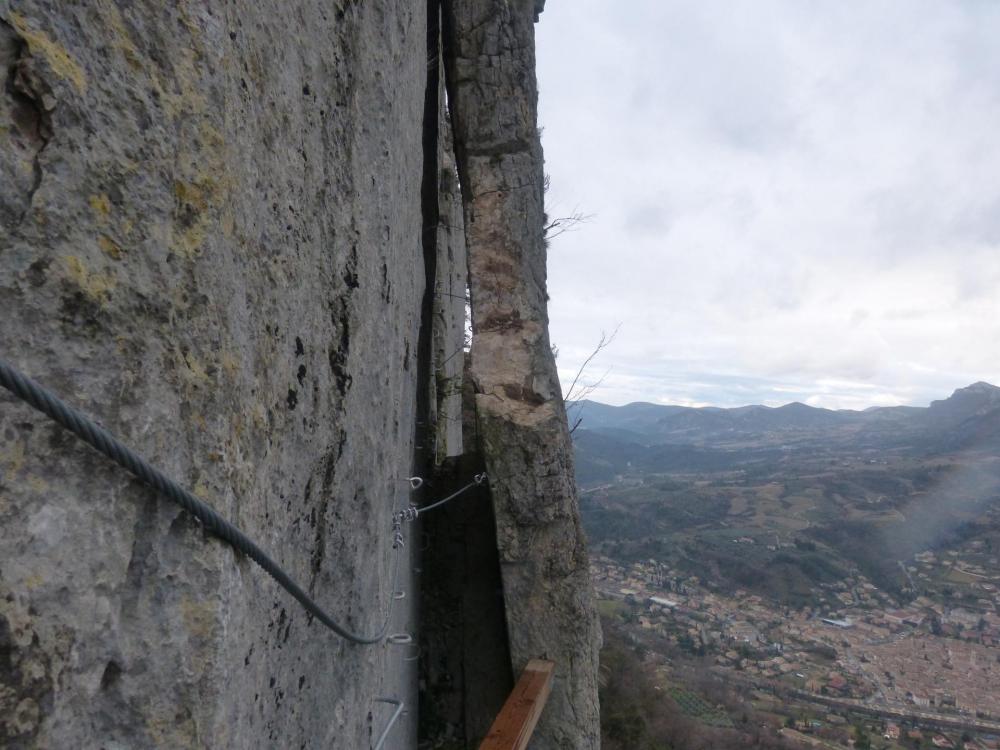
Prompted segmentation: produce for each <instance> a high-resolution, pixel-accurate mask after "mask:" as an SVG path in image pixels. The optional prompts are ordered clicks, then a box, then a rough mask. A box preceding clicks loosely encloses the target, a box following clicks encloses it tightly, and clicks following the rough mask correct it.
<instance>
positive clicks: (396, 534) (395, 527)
mask: <svg viewBox="0 0 1000 750" xmlns="http://www.w3.org/2000/svg"><path fill="white" fill-rule="evenodd" d="M400 515H401V514H399V513H395V514H393V516H392V548H393V549H397V550H398V549H403V546H404V545H405V542H404V541H403V519H402V518H401V517H400Z"/></svg>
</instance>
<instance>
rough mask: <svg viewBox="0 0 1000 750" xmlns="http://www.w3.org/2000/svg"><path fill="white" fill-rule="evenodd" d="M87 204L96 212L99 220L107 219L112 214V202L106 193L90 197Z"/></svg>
mask: <svg viewBox="0 0 1000 750" xmlns="http://www.w3.org/2000/svg"><path fill="white" fill-rule="evenodd" d="M87 203H89V204H90V207H91V208H92V209H93V210H94V213H95V214H97V216H98V218H99V219H102V220H104V219H107V218H108V216H109V215H110V214H111V201H110V200H109V199H108V196H107V195H105V194H104V193H100V194H98V195H92V196H90V197H89V198H87Z"/></svg>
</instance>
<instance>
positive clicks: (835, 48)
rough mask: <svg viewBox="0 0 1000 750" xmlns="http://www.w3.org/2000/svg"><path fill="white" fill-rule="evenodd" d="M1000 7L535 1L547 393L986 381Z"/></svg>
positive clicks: (718, 396)
mask: <svg viewBox="0 0 1000 750" xmlns="http://www.w3.org/2000/svg"><path fill="white" fill-rule="evenodd" d="M998 40H1000V2H994V0H979V1H974V0H968V1H960V0H951V1H948V0H927V1H926V2H922V1H921V0H896V1H891V0H885V1H883V0H828V1H825V2H811V1H808V0H787V1H784V2H778V1H774V2H771V1H770V0H743V1H742V2H741V1H740V0H715V1H712V0H686V1H684V2H679V1H675V0H629V1H628V2H621V1H620V0H606V1H605V2H594V1H592V0H548V2H547V3H546V8H545V12H544V13H543V14H542V16H541V20H540V22H539V24H538V26H537V49H538V75H539V87H540V95H539V106H540V124H541V125H542V127H543V128H544V132H543V145H544V148H545V156H546V171H547V172H548V173H549V174H550V175H551V180H552V187H551V189H550V191H549V195H548V203H549V212H550V214H554V215H562V214H567V213H571V212H573V210H574V209H579V210H580V211H582V212H584V213H592V214H594V217H593V219H592V220H591V221H590V222H588V223H587V224H586V225H583V226H581V227H580V228H579V229H578V231H576V232H573V233H570V234H565V235H563V236H561V237H558V238H557V239H555V240H554V241H553V243H552V246H551V247H550V250H549V292H550V295H551V303H550V314H551V323H552V339H553V342H554V343H555V344H556V345H557V346H558V348H559V359H558V363H559V368H560V375H561V377H562V380H563V382H564V384H566V383H568V381H569V380H571V379H572V375H573V372H574V371H575V369H576V367H577V366H578V365H579V363H580V361H581V360H582V358H583V357H585V356H586V354H587V353H589V351H590V350H591V349H592V348H593V346H594V345H595V344H596V342H597V340H598V338H599V336H600V333H601V331H602V330H605V331H609V330H611V329H613V328H614V327H615V326H616V325H617V324H619V323H620V324H621V329H620V331H619V333H618V336H617V338H616V340H615V341H614V343H613V344H612V345H611V346H610V347H609V348H608V349H607V350H606V351H605V352H602V354H601V355H600V357H599V358H598V360H597V362H596V363H595V364H594V365H593V366H592V367H591V369H590V376H591V379H593V378H596V377H599V376H600V375H602V374H603V373H604V371H605V370H606V369H607V368H609V367H610V368H612V370H611V373H610V374H609V375H608V376H607V378H606V379H605V381H604V383H603V384H602V386H601V387H600V389H599V390H598V391H596V392H595V393H594V394H593V396H592V398H594V399H596V400H598V401H604V402H606V403H615V404H622V403H627V402H629V401H654V402H661V403H676V404H687V405H704V404H712V405H718V406H737V405H742V404H749V403H764V404H770V405H778V404H782V403H787V402H789V401H796V400H798V401H804V402H806V403H809V404H813V405H817V406H827V407H831V408H865V407H867V406H872V405H891V404H915V405H926V404H927V403H928V402H929V401H931V400H932V399H935V398H943V397H945V396H947V395H949V394H950V393H951V391H952V390H954V389H955V388H957V387H961V386H964V385H968V384H969V383H972V382H974V381H977V380H987V381H990V382H993V383H996V384H1000V296H998V291H1000V42H998Z"/></svg>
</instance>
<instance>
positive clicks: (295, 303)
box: [0, 0, 461, 750]
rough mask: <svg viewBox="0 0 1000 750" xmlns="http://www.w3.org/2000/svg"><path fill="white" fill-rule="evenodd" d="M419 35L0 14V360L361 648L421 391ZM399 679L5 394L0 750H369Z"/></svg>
mask: <svg viewBox="0 0 1000 750" xmlns="http://www.w3.org/2000/svg"><path fill="white" fill-rule="evenodd" d="M424 16H425V9H424V4H423V3H414V2H404V1H403V0H399V1H393V0H365V2H350V1H349V0H345V1H343V2H336V1H332V2H331V1H330V0H252V1H251V0H240V1H235V2H228V3H213V2H178V3H173V2H169V3H164V2H154V1H153V0H140V1H137V2H131V3H116V2H113V1H112V0H95V2H90V3H79V4H69V3H64V2H59V1H57V0H52V1H51V2H45V1H44V0H37V1H31V0H25V1H24V2H9V1H7V0H0V64H2V66H3V67H2V70H0V75H3V76H4V77H5V85H4V86H3V87H2V88H0V356H2V357H4V358H6V359H8V360H10V361H12V362H13V363H14V364H16V365H17V366H18V367H20V368H21V369H22V370H23V371H25V372H26V373H28V374H29V375H31V376H33V377H35V378H37V379H38V380H40V381H42V382H43V383H44V384H45V385H47V386H48V387H50V388H51V389H53V390H55V391H56V392H58V393H60V394H61V395H63V396H64V397H65V398H66V399H67V400H68V401H70V402H71V403H72V404H74V405H75V406H77V407H78V408H80V409H82V410H83V411H85V412H87V413H89V414H91V415H93V416H94V417H96V418H97V419H98V420H99V421H100V422H101V423H102V424H103V425H104V426H105V427H107V428H108V429H110V430H111V431H112V432H114V433H115V434H117V435H118V436H120V437H121V438H122V439H124V440H125V441H126V442H127V443H129V444H130V445H132V446H133V447H135V448H137V449H138V450H139V451H140V452H142V453H143V454H145V455H146V456H148V457H149V458H150V459H152V460H153V462H154V463H155V464H157V465H158V466H160V467H161V468H163V469H164V470H166V471H167V472H168V473H169V474H170V475H172V476H173V477H174V478H176V479H177V480H179V481H180V482H182V483H183V484H185V485H187V486H189V487H191V488H193V489H194V490H195V491H196V492H197V493H198V494H199V495H200V496H201V497H203V498H205V499H206V500H208V501H209V502H211V503H212V504H213V505H214V506H215V507H216V508H217V509H218V510H219V511H221V512H222V513H223V514H224V515H225V516H227V517H229V518H231V519H233V520H234V521H236V522H237V523H238V524H239V525H240V526H241V527H242V528H243V529H244V530H246V531H247V532H248V533H249V534H250V535H251V536H252V537H254V538H255V539H257V540H258V541H259V542H260V543H261V545H262V546H263V547H264V548H266V549H267V550H269V551H270V552H271V553H272V555H273V556H274V557H276V558H277V559H278V560H280V561H281V562H282V563H283V564H284V565H285V566H286V567H287V568H288V569H289V570H290V572H292V573H293V574H294V576H295V577H296V578H297V579H299V580H300V581H302V582H304V583H305V585H306V586H307V587H308V588H309V590H310V591H311V592H313V593H314V594H315V595H316V597H317V598H318V599H319V600H320V601H321V602H322V603H323V604H325V605H326V606H327V607H328V608H329V609H330V610H331V611H332V612H333V613H334V614H335V615H336V616H338V617H340V618H341V619H342V620H343V621H344V622H345V623H346V624H348V625H349V626H351V627H354V628H357V629H361V630H367V631H371V630H375V629H377V627H378V624H379V619H380V611H379V610H380V608H381V607H382V606H383V604H384V602H386V601H387V597H388V595H389V594H390V587H391V581H390V560H391V551H390V549H389V543H390V538H389V534H388V530H389V519H390V514H391V511H392V508H393V505H394V504H397V505H399V504H402V503H404V502H406V501H407V500H408V496H407V492H406V490H405V485H404V484H403V483H402V482H401V481H400V478H401V477H405V476H407V475H408V474H409V473H410V469H411V459H412V456H413V446H412V439H413V430H414V423H415V420H416V415H415V414H414V404H415V403H416V401H415V388H416V373H417V371H418V369H419V368H420V367H421V366H423V365H425V364H426V363H419V362H417V361H416V350H417V346H416V341H417V336H418V329H419V325H420V309H421V298H422V294H423V291H424V265H423V260H422V257H421V243H420V232H421V207H420V200H419V196H420V180H421V164H422V144H421V132H422V104H423V92H424V82H425V72H426V49H425V47H426V39H425V30H426V21H425V17H424ZM459 283H461V282H459ZM412 549H413V546H411V547H408V549H407V551H408V552H409V551H410V550H412ZM402 569H403V573H404V581H403V584H402V585H403V586H404V587H405V586H407V585H408V583H407V581H406V579H407V578H408V574H409V571H410V570H411V565H410V563H409V562H408V561H407V560H404V561H403V565H402ZM406 601H409V600H404V603H405V602H406ZM414 626H415V622H414V621H413V614H412V613H411V612H408V611H407V609H406V608H405V607H403V606H400V607H399V608H398V610H397V612H396V615H395V622H394V624H393V630H394V631H398V630H407V629H412V628H413V627H414ZM404 655H405V654H404V650H403V649H400V648H399V647H392V646H384V645H382V646H376V647H367V648H364V647H357V646H353V645H349V644H346V643H345V642H344V641H342V640H340V639H338V638H337V637H336V636H334V635H332V634H331V633H329V632H327V631H326V630H324V629H323V628H322V627H321V626H320V625H319V624H318V623H316V622H311V621H310V618H308V617H306V615H305V614H304V613H303V611H302V610H301V609H300V608H299V607H298V606H297V605H296V604H295V603H294V602H293V601H292V600H291V599H290V597H288V596H287V595H286V594H284V592H282V591H281V590H279V589H278V588H277V586H276V585H275V584H273V582H272V581H270V579H268V578H267V577H266V576H265V575H264V574H263V573H262V572H261V571H260V570H259V569H257V568H256V566H254V565H253V564H252V563H249V562H248V561H247V560H244V559H240V558H238V557H237V556H236V555H235V554H234V553H233V552H232V551H231V550H230V549H228V548H227V547H225V546H224V545H222V544H221V543H219V542H218V541H215V540H213V539H210V538H207V537H205V535H204V534H203V533H202V532H201V530H200V529H199V527H198V526H197V525H196V524H194V523H193V522H192V521H191V520H190V519H189V518H187V517H186V516H185V515H184V514H183V513H182V512H180V511H179V510H178V509H177V508H175V507H173V506H171V505H169V504H167V503H165V502H163V501H160V500H158V499H156V498H155V497H154V496H153V495H152V494H151V493H150V492H149V491H147V490H146V489H144V488H143V487H142V486H140V485H139V484H138V483H137V482H136V481H134V480H132V479H131V478H130V477H129V476H128V475H127V474H125V473H124V472H123V471H121V470H119V469H117V468H115V467H114V466H112V465H111V464H110V463H109V462H108V461H106V460H105V459H103V458H102V457H100V456H99V455H97V454H96V453H94V452H93V451H91V450H90V449H88V448H86V447H84V446H82V445H81V444H80V443H78V442H77V441H76V440H75V439H74V438H72V437H70V436H68V435H67V434H66V433H65V432H63V431H61V430H60V429H58V428H56V427H54V426H53V425H51V424H49V423H48V422H47V421H46V420H45V419H44V418H43V417H41V416H40V415H38V414H36V413H34V412H32V411H31V410H29V409H28V408H27V407H24V406H22V405H19V404H16V403H15V402H14V401H13V400H12V398H10V397H9V396H7V395H6V394H5V393H2V394H0V745H2V746H4V747H12V748H13V747H53V748H55V747H106V748H145V747H164V748H166V747H169V748H176V747H220V748H221V747H239V748H252V747H261V748H263V747H284V748H298V747H324V748H330V747H333V748H350V749H351V750H355V749H356V748H366V747H369V745H370V743H371V741H372V738H373V736H375V735H377V734H378V732H379V731H380V729H381V726H382V724H383V723H384V721H385V720H386V719H387V718H388V716H389V713H390V711H391V709H389V708H388V707H386V706H382V705H380V704H375V703H373V698H375V697H377V696H379V695H393V696H399V697H402V698H404V699H406V700H407V701H408V702H412V694H413V691H414V683H415V677H414V675H413V674H412V673H409V672H407V670H408V669H409V668H411V665H410V664H409V663H406V662H403V660H402V657H403V656H404ZM413 718H414V717H413V714H412V713H411V714H410V716H409V717H407V718H406V719H404V722H403V724H402V725H401V726H400V727H399V728H398V729H397V733H396V734H394V738H393V741H392V742H391V743H390V744H389V745H388V746H389V747H411V746H413V744H414V736H415V735H414V732H415V729H414V725H413Z"/></svg>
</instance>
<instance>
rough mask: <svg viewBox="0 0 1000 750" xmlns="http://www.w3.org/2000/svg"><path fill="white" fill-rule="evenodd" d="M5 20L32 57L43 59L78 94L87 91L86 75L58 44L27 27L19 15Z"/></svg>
mask: <svg viewBox="0 0 1000 750" xmlns="http://www.w3.org/2000/svg"><path fill="white" fill-rule="evenodd" d="M7 19H8V21H9V22H10V25H11V26H13V27H14V28H15V29H16V30H17V33H18V34H19V35H20V36H21V38H22V39H24V41H25V42H26V43H27V45H28V51H29V52H31V54H32V55H38V56H40V57H43V58H44V59H45V61H46V62H47V63H48V64H49V67H50V68H52V71H53V72H54V73H55V74H56V75H58V76H59V77H60V78H62V79H64V80H67V81H69V82H70V83H72V84H73V87H74V88H75V89H76V90H77V92H78V93H80V94H82V93H84V92H85V91H86V90H87V74H86V73H84V71H83V68H82V67H81V66H80V64H79V63H78V62H77V61H76V60H74V59H73V57H72V55H70V54H69V52H67V51H66V50H65V49H64V48H63V47H62V46H61V45H60V44H59V43H58V42H56V41H54V40H53V39H50V38H49V37H48V35H47V34H45V33H44V32H41V31H35V30H34V29H32V28H31V27H30V26H28V22H27V20H26V19H25V18H24V16H22V15H21V14H20V13H11V14H10V15H9V16H8V17H7Z"/></svg>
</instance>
